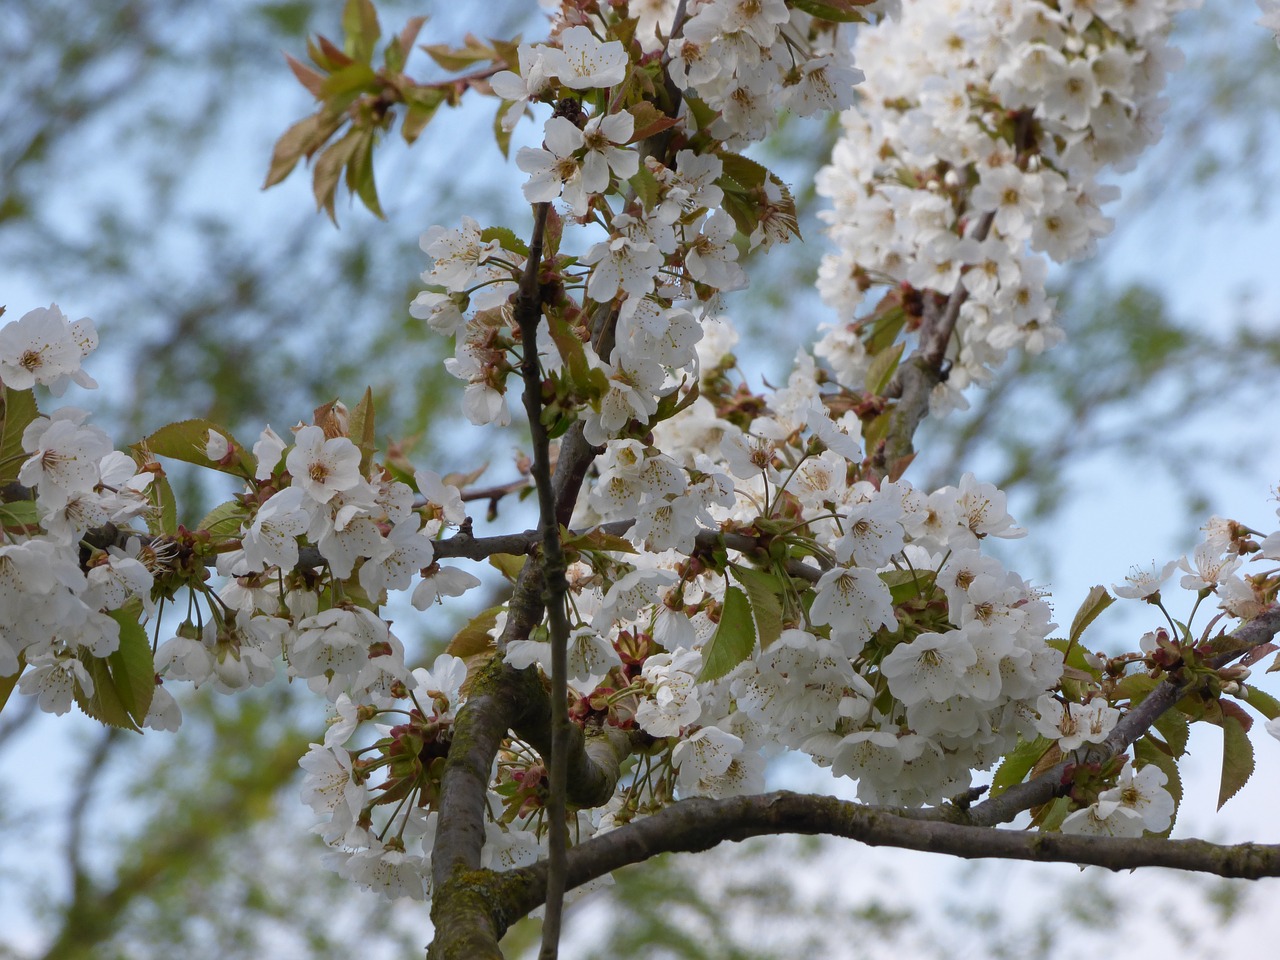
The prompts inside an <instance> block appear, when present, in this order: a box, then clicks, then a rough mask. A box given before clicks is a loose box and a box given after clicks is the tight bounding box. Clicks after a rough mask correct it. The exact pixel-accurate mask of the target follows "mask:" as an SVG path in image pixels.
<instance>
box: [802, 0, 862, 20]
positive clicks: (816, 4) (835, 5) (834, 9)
mask: <svg viewBox="0 0 1280 960" xmlns="http://www.w3.org/2000/svg"><path fill="white" fill-rule="evenodd" d="M870 2H871V0H791V5H792V6H793V7H795V8H796V9H797V10H803V11H804V12H805V13H807V14H809V16H811V17H814V18H816V19H818V20H830V21H832V22H835V23H866V22H867V18H866V16H865V15H864V14H863V12H862V11H861V10H860V9H858V8H859V7H864V6H866V5H867V4H868V3H870Z"/></svg>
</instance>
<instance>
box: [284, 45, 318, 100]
mask: <svg viewBox="0 0 1280 960" xmlns="http://www.w3.org/2000/svg"><path fill="white" fill-rule="evenodd" d="M284 59H285V61H286V62H287V63H288V64H289V69H290V70H292V71H293V75H294V76H295V77H297V78H298V82H299V83H300V84H302V85H303V86H304V87H306V88H307V91H308V92H309V93H310V94H311V95H312V96H313V97H315V98H316V99H317V100H322V99H323V96H322V95H321V93H320V88H321V86H322V85H323V83H324V74H323V73H320V72H319V71H317V70H312V69H311V68H310V67H308V66H307V65H306V64H305V63H303V62H302V61H301V60H298V59H296V58H295V57H291V56H289V54H287V53H286V54H285V55H284Z"/></svg>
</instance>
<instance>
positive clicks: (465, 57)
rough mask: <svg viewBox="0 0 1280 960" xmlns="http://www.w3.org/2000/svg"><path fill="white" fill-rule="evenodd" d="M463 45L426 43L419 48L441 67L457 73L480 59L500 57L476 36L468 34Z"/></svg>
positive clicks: (498, 58) (497, 58)
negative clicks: (452, 45)
mask: <svg viewBox="0 0 1280 960" xmlns="http://www.w3.org/2000/svg"><path fill="white" fill-rule="evenodd" d="M464 42H465V43H466V46H464V47H450V46H449V45H448V44H447V43H433V44H428V45H425V46H423V47H421V48H420V49H421V50H422V51H424V52H425V53H426V54H427V55H428V56H429V57H431V59H432V60H434V61H435V62H436V63H438V64H439V65H440V66H441V67H442V68H443V69H445V70H449V71H451V72H453V73H457V72H458V71H460V70H465V69H467V68H468V67H470V66H471V65H472V64H475V63H479V62H480V61H482V60H500V59H502V58H501V57H500V56H499V55H498V53H497V51H496V50H494V49H493V48H492V47H489V46H486V45H485V44H484V43H483V42H481V41H480V40H479V39H477V38H476V37H474V36H472V35H470V34H468V35H467V37H466V40H465V41H464Z"/></svg>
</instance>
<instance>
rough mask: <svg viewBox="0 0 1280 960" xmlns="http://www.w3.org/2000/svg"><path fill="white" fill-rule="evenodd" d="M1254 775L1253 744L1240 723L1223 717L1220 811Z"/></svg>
mask: <svg viewBox="0 0 1280 960" xmlns="http://www.w3.org/2000/svg"><path fill="white" fill-rule="evenodd" d="M1252 775H1253V744H1252V742H1250V740H1249V735H1248V734H1247V733H1245V730H1244V727H1243V726H1242V725H1241V724H1240V721H1239V720H1237V719H1236V718H1235V717H1233V716H1231V715H1230V714H1224V715H1223V717H1222V783H1221V786H1220V787H1219V789H1218V809H1219V810H1221V809H1222V805H1223V804H1224V803H1226V802H1227V801H1228V800H1230V799H1231V798H1232V797H1234V796H1235V795H1236V793H1238V792H1239V790H1240V788H1241V787H1243V786H1244V785H1245V784H1246V783H1248V782H1249V777H1251V776H1252Z"/></svg>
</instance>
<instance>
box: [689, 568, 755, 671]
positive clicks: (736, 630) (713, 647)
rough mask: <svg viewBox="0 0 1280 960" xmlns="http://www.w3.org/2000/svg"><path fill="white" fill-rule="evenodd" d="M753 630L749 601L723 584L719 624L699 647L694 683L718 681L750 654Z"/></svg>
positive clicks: (753, 642)
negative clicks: (700, 659)
mask: <svg viewBox="0 0 1280 960" xmlns="http://www.w3.org/2000/svg"><path fill="white" fill-rule="evenodd" d="M755 644H756V630H755V626H754V625H753V624H752V622H751V603H750V602H749V601H748V600H747V595H746V594H745V593H743V592H742V591H741V590H739V589H738V588H737V587H726V588H725V591H724V607H723V608H721V611H720V623H719V624H718V625H717V626H716V632H715V633H714V634H712V635H711V639H710V640H708V641H707V645H706V647H705V648H704V650H703V656H702V672H701V673H699V674H698V682H699V683H703V682H705V681H708V680H719V679H720V678H721V677H723V676H724V675H725V674H727V673H728V672H729V671H731V670H732V669H733V668H734V667H736V666H737V665H738V664H740V663H742V662H743V661H744V660H746V659H747V658H748V657H750V656H751V651H752V650H753V649H754V648H755Z"/></svg>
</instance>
